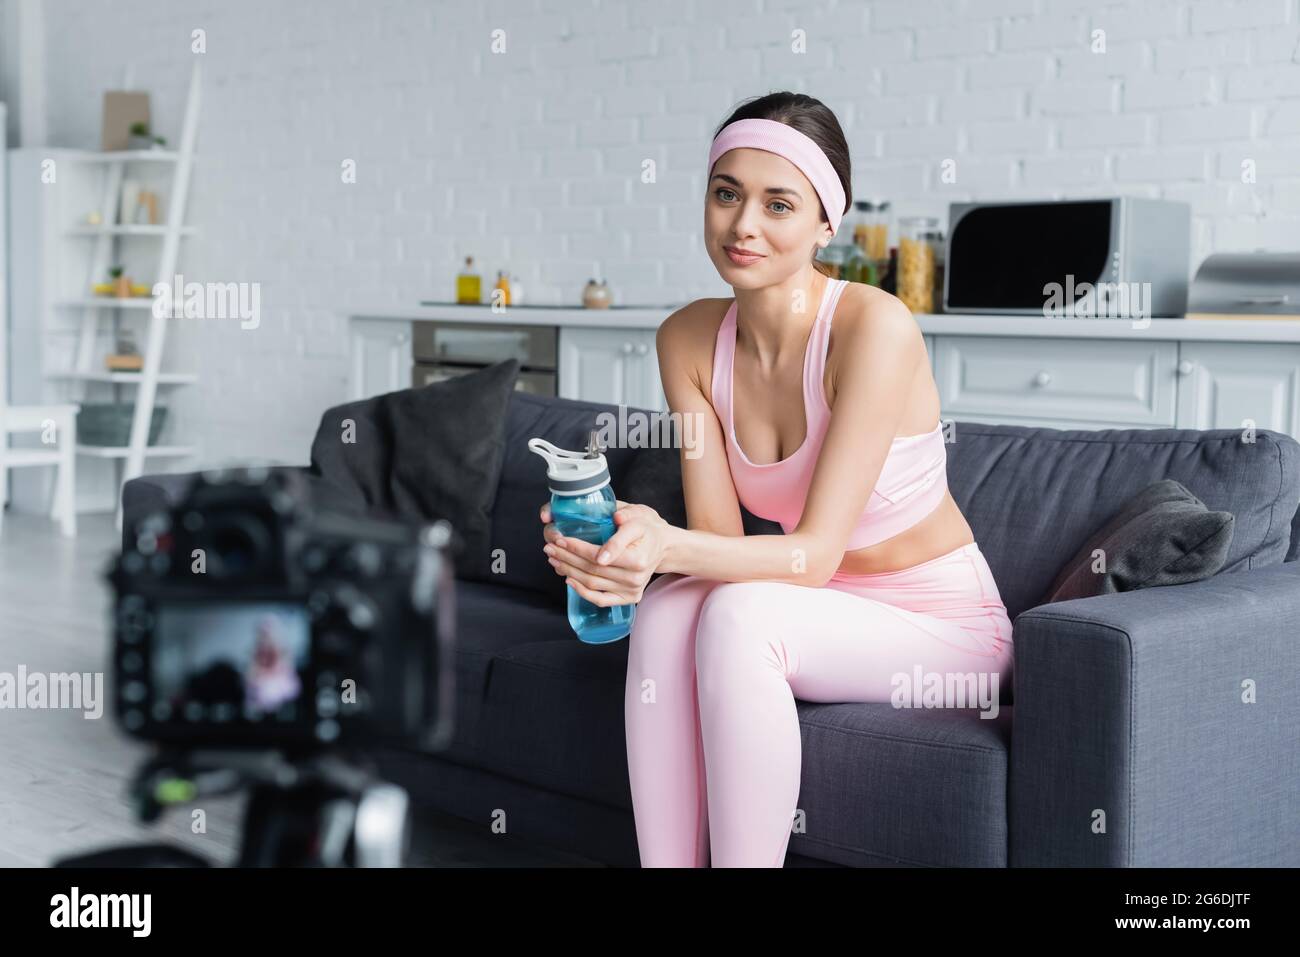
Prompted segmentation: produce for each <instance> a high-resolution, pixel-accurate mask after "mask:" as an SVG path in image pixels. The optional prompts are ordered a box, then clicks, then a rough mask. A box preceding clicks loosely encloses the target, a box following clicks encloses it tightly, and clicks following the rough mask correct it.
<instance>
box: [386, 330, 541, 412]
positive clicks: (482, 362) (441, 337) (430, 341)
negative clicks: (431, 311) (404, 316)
mask: <svg viewBox="0 0 1300 957" xmlns="http://www.w3.org/2000/svg"><path fill="white" fill-rule="evenodd" d="M414 326H415V335H414V337H413V346H412V358H413V359H414V366H413V367H412V370H411V384H412V385H413V386H416V387H418V386H425V385H429V384H431V383H434V382H442V381H444V380H446V379H452V378H455V377H456V376H459V375H465V374H466V373H469V372H473V371H475V370H476V369H482V368H485V367H487V366H490V365H495V364H496V363H498V362H502V361H504V360H506V359H518V360H519V377H518V378H517V379H516V380H515V388H516V389H518V390H519V391H520V392H530V393H533V394H534V395H544V396H556V395H558V394H559V388H558V380H557V377H556V356H557V355H558V353H559V334H560V330H559V327H558V326H543V325H518V324H515V325H510V324H506V323H481V322H451V321H445V320H440V321H437V322H416V323H414Z"/></svg>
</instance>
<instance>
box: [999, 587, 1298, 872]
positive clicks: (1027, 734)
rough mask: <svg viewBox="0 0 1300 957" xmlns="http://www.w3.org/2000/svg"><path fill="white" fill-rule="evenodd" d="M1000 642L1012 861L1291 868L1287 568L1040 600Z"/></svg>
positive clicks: (1294, 671) (1293, 802)
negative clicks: (1009, 669)
mask: <svg viewBox="0 0 1300 957" xmlns="http://www.w3.org/2000/svg"><path fill="white" fill-rule="evenodd" d="M1014 641H1015V663H1014V678H1013V680H1014V692H1015V712H1014V718H1013V728H1012V735H1011V768H1010V794H1009V813H1010V816H1011V820H1010V822H1009V824H1010V860H1011V864H1012V866H1013V867H1032V866H1062V865H1066V866H1070V865H1081V866H1121V867H1152V866H1161V867H1220V866H1236V867H1255V866H1261V865H1273V866H1290V867H1295V866H1300V830H1298V829H1300V783H1298V782H1300V746H1298V745H1297V742H1300V709H1297V708H1296V706H1295V702H1296V701H1297V699H1300V563H1296V562H1288V563H1285V564H1282V565H1275V566H1268V567H1265V568H1256V569H1253V570H1249V571H1241V572H1233V573H1228V574H1220V575H1217V576H1215V577H1214V578H1210V579H1207V580H1205V581H1201V582H1194V583H1189V584H1185V585H1169V586H1164V587H1158V588H1148V589H1141V590H1138V591H1133V592H1122V593H1119V594H1111V595H1101V596H1097V597H1093V598H1082V599H1077V600H1074V601H1064V602H1056V603H1053V604H1050V605H1040V606H1038V607H1037V608H1032V609H1030V610H1028V611H1026V612H1024V613H1022V614H1021V615H1019V616H1017V618H1016V621H1015V635H1014ZM1246 682H1250V683H1252V684H1253V687H1254V691H1255V694H1256V695H1257V703H1254V704H1248V703H1245V700H1244V697H1245V695H1246V690H1245V687H1244V685H1245V683H1246ZM1099 812H1104V825H1105V831H1104V833H1101V832H1100V821H1099V820H1098V818H1099Z"/></svg>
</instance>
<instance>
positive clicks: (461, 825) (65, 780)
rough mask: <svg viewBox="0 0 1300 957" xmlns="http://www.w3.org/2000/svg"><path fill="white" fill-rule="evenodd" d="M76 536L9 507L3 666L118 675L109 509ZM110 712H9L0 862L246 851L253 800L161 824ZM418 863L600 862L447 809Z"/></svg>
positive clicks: (428, 818) (422, 842) (0, 543)
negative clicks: (158, 851)
mask: <svg viewBox="0 0 1300 957" xmlns="http://www.w3.org/2000/svg"><path fill="white" fill-rule="evenodd" d="M78 533H79V534H78V536H77V538H75V539H65V538H62V537H61V536H60V535H59V534H58V533H57V530H56V529H55V528H54V526H53V525H52V523H50V522H48V521H46V520H44V519H39V518H36V517H33V516H28V515H22V514H13V513H12V512H11V513H8V514H7V515H6V517H5V520H4V525H3V528H2V529H0V672H8V673H10V674H14V675H16V674H18V670H19V667H20V666H26V669H27V672H28V673H29V674H30V673H33V672H45V673H49V672H103V673H104V686H103V687H104V695H105V697H107V695H108V694H109V693H110V690H111V689H110V686H109V681H110V680H111V674H110V672H109V631H108V609H109V598H110V595H109V590H108V587H107V585H106V583H105V581H104V577H103V573H104V570H105V569H106V568H107V566H108V562H109V560H110V557H111V555H112V553H113V551H114V549H115V548H116V543H117V533H116V531H115V530H114V528H113V521H112V516H111V515H89V516H82V517H81V520H80V523H79V528H78ZM147 753H148V751H147V749H146V747H145V746H143V745H141V744H138V743H135V742H133V741H132V740H131V739H129V738H127V737H126V736H125V734H123V733H122V732H121V731H120V730H119V729H118V727H117V726H116V724H115V723H114V721H113V718H112V716H111V708H110V707H109V706H108V704H107V702H105V706H104V714H103V716H102V717H101V718H99V719H98V720H93V719H92V720H88V719H86V718H85V717H83V715H82V712H80V711H71V710H66V711H59V710H27V709H13V708H0V867H45V866H48V865H49V864H50V863H51V862H52V861H53V860H55V859H57V858H59V857H61V856H64V855H69V854H77V853H83V852H87V851H93V850H97V849H101V848H104V847H107V846H110V845H115V844H122V843H130V842H140V841H145V842H157V841H165V842H168V843H175V844H178V845H180V846H182V847H185V848H188V849H189V850H191V851H194V852H196V853H199V854H201V855H203V856H205V857H207V858H209V859H210V860H212V861H214V862H215V863H219V864H227V863H230V862H231V861H232V860H233V857H234V854H235V852H236V849H237V843H238V831H239V820H240V815H241V814H242V810H243V805H244V799H243V798H242V797H240V796H231V797H226V798H220V799H205V801H204V802H203V804H202V808H203V810H204V812H205V814H206V833H202V834H194V833H192V832H191V816H190V813H189V812H190V810H191V809H190V808H184V809H179V810H177V811H174V812H172V814H170V815H168V816H164V818H163V819H162V821H161V822H159V823H158V824H155V825H152V826H145V825H142V824H138V823H136V821H135V820H134V819H133V817H132V809H131V806H130V804H129V802H128V800H127V793H126V792H127V783H128V781H129V779H130V775H131V772H132V771H133V770H134V768H135V767H136V766H137V765H138V763H139V762H140V761H141V760H142V759H143V758H144V757H145V756H146V755H147ZM410 863H411V864H412V865H413V866H434V867H564V866H592V864H593V863H594V862H591V861H588V860H586V859H584V858H581V857H577V856H573V855H566V854H563V853H559V852H556V851H553V850H551V849H548V848H541V847H534V846H531V845H528V844H526V843H524V842H522V841H520V840H519V839H518V838H514V837H512V838H509V839H506V838H503V837H502V836H501V835H494V834H492V833H491V831H490V829H489V827H488V825H486V824H483V825H479V824H474V823H470V822H467V821H463V820H461V819H458V818H453V817H450V816H444V815H440V814H430V813H421V814H419V815H418V816H417V817H416V820H415V826H414V834H413V840H412V849H411V859H410Z"/></svg>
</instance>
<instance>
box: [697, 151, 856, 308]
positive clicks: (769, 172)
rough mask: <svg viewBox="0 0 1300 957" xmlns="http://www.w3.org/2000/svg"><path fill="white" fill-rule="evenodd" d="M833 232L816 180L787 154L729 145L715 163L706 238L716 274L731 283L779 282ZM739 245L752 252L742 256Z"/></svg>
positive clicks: (803, 264) (805, 262)
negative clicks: (824, 218) (823, 213)
mask: <svg viewBox="0 0 1300 957" xmlns="http://www.w3.org/2000/svg"><path fill="white" fill-rule="evenodd" d="M830 237H831V230H830V226H829V225H828V224H827V223H825V222H823V221H822V207H821V200H820V199H819V198H818V197H817V192H816V191H815V190H814V189H813V187H812V183H810V182H809V181H808V177H806V176H804V174H803V173H802V172H801V171H800V170H799V168H798V167H797V166H795V165H794V164H793V163H791V162H790V161H789V160H788V159H786V158H785V157H784V156H778V155H777V154H776V153H769V152H767V150H760V149H749V148H742V149H734V150H728V151H727V152H725V153H723V154H722V155H721V156H719V157H718V161H717V162H716V163H714V164H713V173H712V175H711V177H710V179H709V187H708V192H707V195H706V196H705V198H704V242H705V246H706V247H707V248H708V251H709V258H710V259H711V260H713V265H714V266H715V267H716V268H717V270H718V273H719V274H720V275H721V276H722V278H723V279H725V280H726V281H727V282H728V283H730V284H731V285H732V286H736V287H740V288H745V289H756V288H759V287H762V286H770V285H773V284H775V283H778V282H781V281H783V280H784V279H786V278H787V277H789V276H791V275H793V274H794V273H796V272H798V271H799V270H800V269H802V268H804V267H806V266H808V265H809V264H810V263H811V261H812V254H813V251H814V249H815V248H816V246H817V244H818V242H819V241H821V240H822V239H830ZM729 249H730V250H731V251H730V252H729V251H728V250H729ZM740 250H744V251H746V252H748V253H751V254H754V255H752V256H741V255H740V254H739V252H740Z"/></svg>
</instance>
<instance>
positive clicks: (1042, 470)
mask: <svg viewBox="0 0 1300 957" xmlns="http://www.w3.org/2000/svg"><path fill="white" fill-rule="evenodd" d="M633 413H637V414H640V415H649V414H650V413H648V412H646V410H642V409H626V408H625V409H624V415H630V414H633ZM602 415H605V416H612V417H613V420H614V421H617V420H618V416H619V407H618V406H614V405H606V404H603V403H596V402H579V401H574V400H571V399H556V398H549V397H540V396H535V395H531V394H528V393H524V392H516V393H514V394H513V395H512V396H511V400H510V406H509V410H508V415H507V421H506V428H505V443H506V449H505V459H504V461H503V463H502V468H501V478H500V483H499V485H498V488H497V495H496V499H495V502H494V506H493V520H492V539H493V547H494V548H496V547H500V548H502V549H504V555H505V558H506V570H505V571H504V572H503V573H502V574H501V576H500V578H501V581H502V582H503V583H504V584H510V585H515V586H518V587H524V588H530V589H532V590H534V591H539V592H543V593H546V594H553V595H555V596H557V597H560V598H562V597H563V595H564V582H563V580H562V579H560V578H559V576H557V575H556V574H555V572H554V571H553V570H552V569H551V566H550V565H549V564H548V563H547V561H546V556H545V554H544V553H543V552H542V544H543V542H542V528H541V523H540V522H539V521H538V517H537V513H538V509H539V508H540V507H541V505H542V503H543V502H545V501H546V500H547V499H548V498H549V495H550V493H549V492H548V490H547V487H546V468H545V463H544V462H543V461H542V459H541V458H540V457H538V456H537V455H536V454H534V453H532V452H530V451H528V445H527V443H528V440H529V439H530V438H532V437H533V436H541V437H543V438H545V439H547V440H548V441H550V442H554V443H555V444H556V445H558V446H560V447H562V448H568V449H582V448H585V447H586V444H587V436H588V432H589V431H590V430H591V429H598V428H600V427H601V423H602V422H603V421H605V420H603V419H601V418H600V417H601V416H602ZM951 439H952V441H951V442H950V444H949V446H948V483H949V486H950V488H951V489H952V494H953V498H954V500H955V501H956V502H957V505H958V506H959V507H960V508H961V510H962V513H963V514H964V515H965V516H966V520H967V521H968V522H969V523H970V526H971V530H972V531H973V532H974V535H975V540H976V542H977V543H978V544H979V547H980V550H981V551H982V552H983V553H984V555H985V557H986V558H987V559H988V562H989V567H990V568H991V569H992V571H993V576H994V579H995V580H996V581H997V583H998V589H999V591H1000V592H1001V594H1002V600H1003V602H1004V603H1005V604H1006V606H1007V611H1008V612H1009V613H1010V615H1011V617H1012V618H1014V617H1015V616H1016V615H1018V614H1019V613H1020V612H1022V611H1025V610H1026V609H1028V608H1031V607H1033V606H1034V605H1036V604H1037V603H1038V602H1039V600H1040V598H1041V597H1042V595H1043V593H1044V592H1045V591H1046V590H1047V588H1048V586H1049V585H1050V584H1051V582H1052V580H1053V579H1054V578H1055V577H1056V573H1057V572H1058V571H1059V570H1060V568H1061V567H1062V566H1063V565H1064V564H1065V563H1066V562H1067V561H1068V560H1069V559H1071V558H1072V557H1073V556H1074V555H1075V553H1076V552H1077V551H1078V550H1079V549H1080V548H1081V547H1083V544H1084V543H1085V542H1086V541H1087V539H1088V537H1089V536H1090V535H1091V534H1092V533H1093V532H1094V531H1095V530H1096V529H1098V528H1099V527H1100V526H1101V525H1103V524H1104V523H1105V522H1106V521H1107V520H1108V519H1109V518H1111V517H1112V516H1113V515H1115V514H1117V513H1118V512H1119V511H1120V510H1121V509H1122V508H1123V507H1124V505H1125V504H1126V503H1127V502H1128V500H1129V499H1130V498H1131V497H1132V496H1133V495H1134V494H1136V493H1137V492H1138V491H1140V490H1141V489H1142V488H1145V487H1146V486H1147V485H1149V484H1151V483H1152V482H1155V481H1158V480H1160V479H1163V478H1172V479H1176V480H1177V481H1179V482H1181V483H1182V484H1183V485H1184V486H1186V487H1187V489H1188V490H1189V491H1191V492H1192V493H1193V494H1194V495H1196V496H1197V497H1198V498H1200V499H1201V501H1203V502H1204V503H1205V504H1206V506H1208V507H1209V508H1210V509H1213V510H1222V511H1229V512H1232V513H1233V515H1234V516H1235V517H1236V520H1235V522H1234V527H1233V538H1232V545H1231V548H1230V550H1229V553H1228V560H1227V563H1226V565H1225V566H1224V569H1223V571H1224V572H1232V571H1237V570H1240V569H1245V568H1252V567H1257V566H1261V565H1271V564H1276V563H1278V562H1281V561H1282V560H1284V558H1287V557H1295V556H1294V554H1293V553H1292V554H1289V552H1288V549H1289V547H1290V545H1291V537H1292V523H1293V522H1296V523H1297V528H1300V443H1297V442H1296V441H1295V440H1294V439H1292V438H1291V437H1290V436H1288V435H1284V434H1282V433H1278V432H1271V431H1267V430H1260V431H1258V432H1256V433H1255V436H1254V441H1253V442H1247V441H1245V440H1244V439H1243V437H1242V434H1241V433H1240V432H1239V431H1237V430H1226V429H1225V430H1214V431H1195V430H1179V429H1105V430H1069V431H1067V430H1060V429H1044V428H1030V427H1026V426H1015V425H992V424H986V423H977V422H960V421H959V422H956V423H955V424H954V427H953V428H952V431H951ZM605 455H606V458H607V459H608V461H609V468H610V481H611V484H612V485H613V487H614V492H615V494H616V495H617V496H618V497H619V498H620V499H622V500H624V501H639V502H644V503H645V504H650V505H653V506H654V507H655V508H656V509H658V510H659V512H660V514H661V515H663V516H664V517H665V518H666V519H668V520H669V521H671V522H673V523H674V524H682V525H684V524H685V507H684V504H683V501H682V486H681V468H680V458H679V455H680V453H679V452H678V450H677V449H676V448H674V447H671V446H667V447H661V448H656V447H643V448H620V447H617V446H616V445H612V446H611V447H610V448H607V449H606V450H605ZM633 495H635V497H632V496H633ZM742 517H743V518H744V521H745V530H746V532H747V534H756V533H769V534H780V531H781V529H780V526H778V525H776V524H775V523H771V522H766V521H764V520H761V519H754V517H753V516H750V515H749V514H748V513H744V514H743V516H742Z"/></svg>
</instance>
